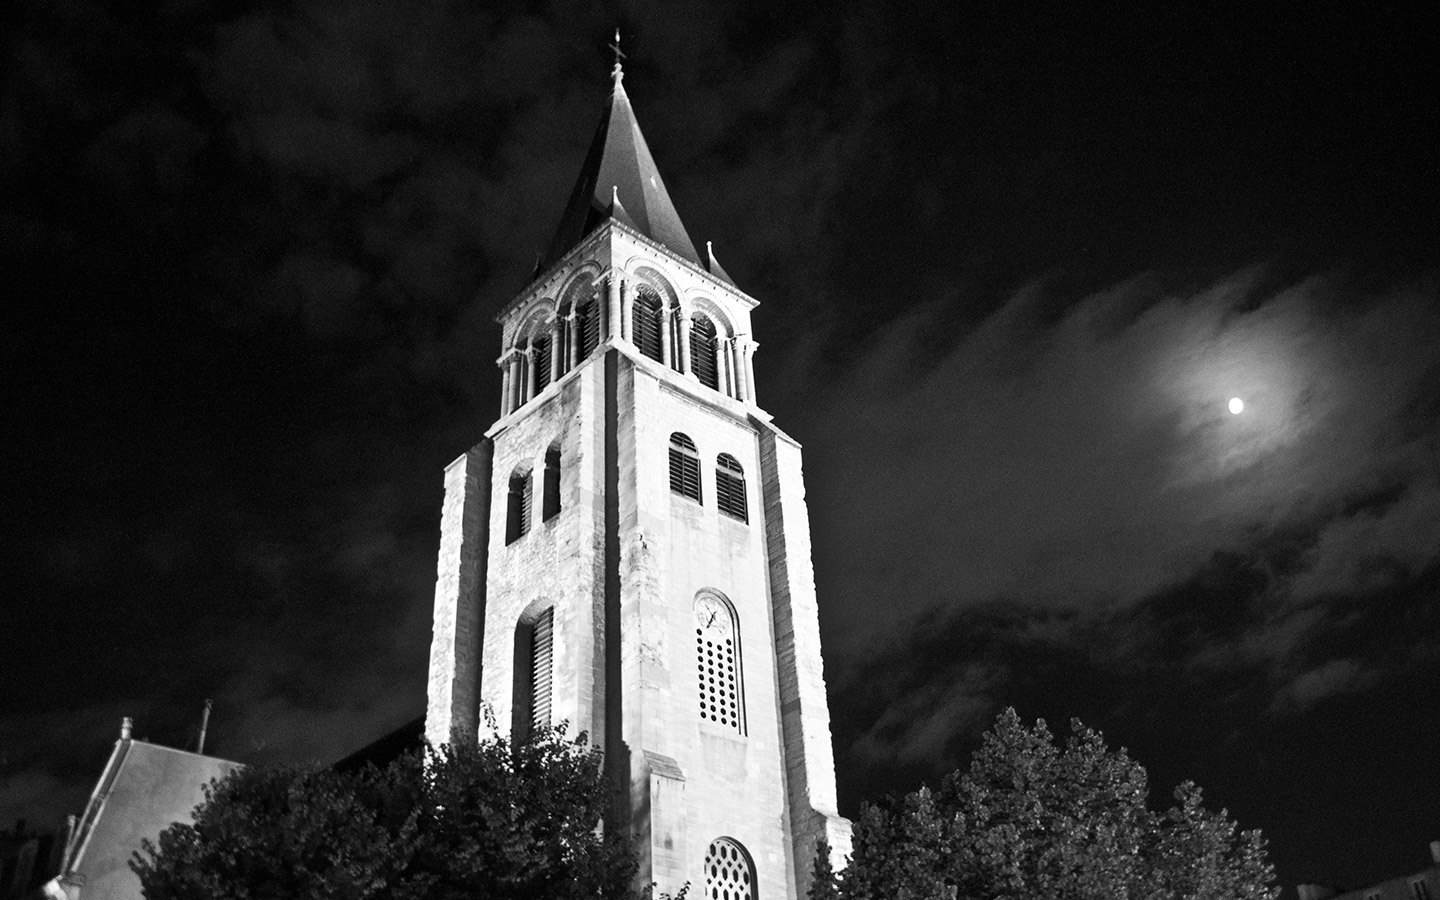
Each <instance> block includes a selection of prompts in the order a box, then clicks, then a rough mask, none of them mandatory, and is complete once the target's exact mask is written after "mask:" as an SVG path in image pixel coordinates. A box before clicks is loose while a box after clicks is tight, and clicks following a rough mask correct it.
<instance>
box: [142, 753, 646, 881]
mask: <svg viewBox="0 0 1440 900" xmlns="http://www.w3.org/2000/svg"><path fill="white" fill-rule="evenodd" d="M600 762H601V761H600V757H599V754H596V753H591V752H589V750H588V748H587V747H586V744H585V739H584V737H583V736H582V737H581V738H580V739H579V740H576V741H567V740H565V739H564V738H563V736H562V730H561V728H555V729H550V730H544V731H541V732H539V733H538V734H537V735H536V736H535V738H534V739H532V740H530V741H526V742H523V743H511V742H510V741H508V740H505V739H503V738H492V739H489V740H485V741H481V742H479V743H478V744H476V745H474V746H470V747H463V748H457V747H441V748H439V749H438V750H431V751H429V758H428V761H427V760H425V759H423V758H422V757H421V755H420V754H418V753H415V754H408V755H405V756H402V757H401V758H399V759H397V760H396V761H394V762H392V763H391V764H390V765H388V766H386V767H385V768H384V769H376V768H375V767H373V766H367V767H366V768H365V769H362V770H359V771H356V772H349V773H340V772H335V771H331V770H324V769H313V768H310V769H306V768H297V767H279V768H276V767H253V768H243V769H237V770H236V771H234V772H232V773H231V774H230V775H228V776H227V777H225V778H224V779H222V780H220V781H218V782H216V783H213V784H212V785H211V786H209V787H208V788H207V789H206V800H205V802H204V803H202V804H201V805H200V806H199V807H197V809H196V811H195V820H194V823H193V824H179V823H177V824H175V825H172V826H171V827H170V828H167V829H166V830H165V831H163V832H161V834H160V837H159V841H158V842H157V843H151V842H149V841H146V842H145V843H144V846H143V851H142V853H139V854H136V856H135V858H134V859H133V860H132V862H131V867H132V868H133V869H134V870H135V872H136V874H138V875H139V876H140V883H141V886H142V890H143V892H144V895H145V897H147V898H149V900H202V898H203V900H268V898H277V900H278V898H286V900H290V898H296V897H305V898H335V900H419V898H426V900H452V898H453V900H459V898H467V900H468V898H472V897H495V898H507V900H532V898H533V900H568V898H577V900H578V898H581V897H584V898H594V897H602V898H622V897H629V896H630V895H631V890H630V888H631V884H632V881H633V879H634V876H635V872H636V862H635V858H634V855H633V853H632V852H631V851H630V848H629V846H628V844H627V843H626V842H625V841H624V840H623V839H621V838H620V837H618V836H616V835H615V833H614V832H615V829H610V830H609V831H608V832H606V833H605V834H604V835H603V836H602V834H601V831H602V829H601V828H600V827H599V826H600V821H601V816H602V814H603V813H604V811H605V809H606V807H607V799H608V795H607V791H606V788H605V783H604V780H603V777H602V773H601V769H600Z"/></svg>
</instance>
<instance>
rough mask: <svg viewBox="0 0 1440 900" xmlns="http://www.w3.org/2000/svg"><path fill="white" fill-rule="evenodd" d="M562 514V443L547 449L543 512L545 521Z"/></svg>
mask: <svg viewBox="0 0 1440 900" xmlns="http://www.w3.org/2000/svg"><path fill="white" fill-rule="evenodd" d="M559 514H560V445H559V444H551V445H550V449H549V450H546V451H545V506H544V507H543V510H542V512H541V515H542V517H543V520H544V521H547V522H548V521H550V520H551V519H553V518H555V517H556V516H558V515H559Z"/></svg>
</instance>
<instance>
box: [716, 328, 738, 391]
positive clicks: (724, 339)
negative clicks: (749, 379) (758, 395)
mask: <svg viewBox="0 0 1440 900" xmlns="http://www.w3.org/2000/svg"><path fill="white" fill-rule="evenodd" d="M716 342H717V344H718V345H719V346H718V347H717V349H716V352H715V359H716V362H717V363H718V364H719V366H720V390H721V391H723V392H724V394H725V396H727V397H734V396H735V369H734V367H733V366H732V365H731V362H730V352H731V350H732V349H733V343H732V341H731V339H730V337H729V336H728V335H720V336H719V337H718V338H716Z"/></svg>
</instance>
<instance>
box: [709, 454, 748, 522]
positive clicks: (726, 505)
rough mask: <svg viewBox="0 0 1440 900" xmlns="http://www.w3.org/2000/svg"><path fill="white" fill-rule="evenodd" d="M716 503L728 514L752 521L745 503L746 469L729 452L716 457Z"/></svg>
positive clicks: (741, 519)
mask: <svg viewBox="0 0 1440 900" xmlns="http://www.w3.org/2000/svg"><path fill="white" fill-rule="evenodd" d="M715 505H716V506H718V507H719V508H720V511H721V512H723V513H724V514H725V515H727V516H730V517H732V518H735V519H739V520H740V521H742V522H749V521H750V517H749V514H748V513H747V512H746V505H745V470H744V469H742V468H740V463H739V461H738V460H736V459H735V457H733V456H731V455H730V454H728V453H722V454H720V455H719V456H718V457H716V459H715Z"/></svg>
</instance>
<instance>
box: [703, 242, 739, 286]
mask: <svg viewBox="0 0 1440 900" xmlns="http://www.w3.org/2000/svg"><path fill="white" fill-rule="evenodd" d="M705 271H707V272H709V273H710V274H711V275H714V276H715V277H716V278H718V279H720V280H721V281H723V282H725V283H726V284H728V285H730V286H731V287H735V280H734V279H732V278H731V277H730V273H729V272H726V271H725V269H724V267H723V266H721V265H720V260H718V259H716V258H715V245H714V243H713V242H712V241H706V242H705Z"/></svg>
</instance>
